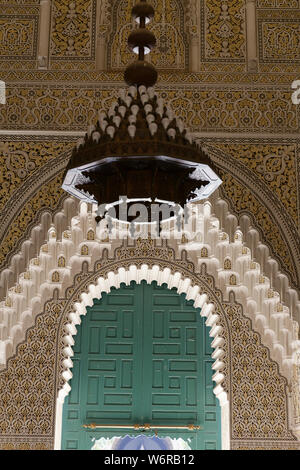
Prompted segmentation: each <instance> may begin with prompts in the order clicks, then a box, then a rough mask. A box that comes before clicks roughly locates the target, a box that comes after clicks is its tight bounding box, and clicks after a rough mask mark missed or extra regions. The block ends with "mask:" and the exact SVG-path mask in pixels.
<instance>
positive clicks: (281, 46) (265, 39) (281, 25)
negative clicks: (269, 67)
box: [258, 19, 300, 64]
mask: <svg viewBox="0 0 300 470" xmlns="http://www.w3.org/2000/svg"><path fill="white" fill-rule="evenodd" d="M275 21H276V20H272V21H271V20H267V19H266V20H262V19H259V20H258V32H259V39H260V44H261V45H262V48H261V49H260V58H259V59H260V62H275V63H276V62H277V63H282V62H283V63H288V62H290V63H292V64H295V63H298V64H299V63H300V19H297V20H296V21H293V22H292V21H291V20H289V19H280V20H277V21H276V22H275Z"/></svg>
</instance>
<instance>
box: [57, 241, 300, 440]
mask: <svg viewBox="0 0 300 470" xmlns="http://www.w3.org/2000/svg"><path fill="white" fill-rule="evenodd" d="M143 280H145V281H146V282H147V283H148V284H150V283H151V282H152V281H154V280H156V281H157V282H158V284H159V285H162V284H166V285H167V286H168V288H169V289H172V288H176V290H177V292H178V293H179V294H180V293H186V298H187V299H188V300H193V301H194V306H195V307H200V308H201V315H202V316H204V317H206V324H207V326H209V327H211V331H210V335H211V337H213V341H212V346H213V348H214V352H213V354H212V357H213V359H214V360H215V362H214V364H213V370H214V376H213V380H214V381H215V383H216V386H215V389H214V393H215V395H216V396H217V398H218V399H219V401H220V405H221V408H222V447H223V449H230V448H241V447H244V446H246V447H247V448H257V447H260V446H262V447H263V448H283V447H284V448H293V446H296V447H297V443H296V442H295V441H296V438H295V437H294V436H293V435H292V433H291V432H290V431H289V423H288V400H287V398H286V393H285V390H286V386H287V381H286V379H284V378H283V377H282V376H281V375H280V373H279V369H278V365H277V364H276V363H275V362H273V361H272V360H271V359H270V354H269V351H268V349H267V348H266V347H265V346H263V345H262V344H261V340H260V337H259V335H258V334H257V333H255V332H254V331H253V330H252V326H251V322H250V320H249V319H247V318H246V317H245V316H244V315H243V309H242V306H241V305H240V304H238V303H236V301H235V298H234V294H233V293H231V294H230V297H229V301H224V300H223V296H222V293H221V291H220V290H218V289H216V287H215V285H214V279H213V277H212V276H210V275H208V274H207V273H206V267H205V265H203V266H202V268H201V272H200V273H196V272H195V267H194V264H193V263H192V262H190V261H189V260H188V259H187V256H186V252H182V255H181V259H176V257H175V252H174V250H173V249H171V248H169V247H168V245H167V243H166V242H163V244H162V246H157V245H156V244H155V243H154V241H153V240H146V241H137V244H136V245H132V246H128V244H127V242H126V241H124V243H123V245H122V247H120V248H117V249H116V250H115V253H114V256H113V258H109V256H108V251H107V250H104V252H103V256H102V259H101V261H98V262H96V264H95V266H94V270H93V271H92V272H91V271H89V269H88V265H87V263H84V264H83V270H82V272H81V273H80V274H77V275H76V276H75V278H74V284H73V286H72V287H70V288H69V289H67V291H66V296H65V299H64V307H63V312H62V314H61V320H60V325H59V333H58V337H59V354H58V355H57V364H56V370H57V373H56V381H57V382H56V383H57V385H56V389H57V406H56V431H55V447H56V448H60V439H61V420H62V406H63V402H64V398H65V396H66V395H67V394H68V393H69V391H70V385H69V383H68V382H69V380H70V379H71V377H72V372H71V368H72V360H71V358H72V355H73V350H72V347H73V345H74V338H73V336H75V335H76V325H78V324H80V322H81V319H80V317H81V316H82V315H85V314H86V307H87V306H92V305H93V299H94V298H100V297H101V293H102V292H107V293H108V292H110V290H111V288H112V287H115V288H119V287H120V285H121V284H122V283H124V284H127V285H128V284H130V282H132V281H135V282H136V283H140V282H141V281H143ZM241 338H242V339H243V344H244V347H243V348H241V345H240V339H241ZM248 343H249V344H248ZM245 347H246V350H247V349H248V348H249V350H250V356H251V361H250V360H249V357H247V353H245ZM245 361H246V362H247V364H250V363H251V362H252V361H253V362H254V366H253V370H250V369H251V367H250V368H249V369H248V370H247V371H246V370H245ZM255 361H257V362H256V365H255ZM242 364H243V367H244V372H242V370H243V367H242ZM261 366H262V369H264V368H265V369H266V370H268V373H267V375H268V381H269V387H271V388H270V390H271V389H272V390H273V393H274V392H275V388H276V389H277V392H278V390H280V391H279V396H280V395H281V399H280V401H281V406H282V410H281V413H279V414H278V410H277V421H278V422H277V433H278V432H279V428H281V430H280V432H279V434H281V435H282V436H283V435H284V438H283V439H282V438H280V439H278V437H279V434H277V438H276V437H275V435H273V436H272V438H271V439H270V437H269V438H267V439H265V438H264V437H263V434H264V433H266V431H267V428H266V427H265V430H264V431H259V427H261V422H260V421H259V420H258V422H257V423H252V433H253V432H254V434H255V435H261V439H260V440H257V439H252V440H251V439H250V441H249V439H248V437H246V436H247V433H249V434H248V435H251V431H250V428H251V425H250V428H249V425H248V429H247V430H246V432H245V427H244V426H245V421H244V422H243V419H244V420H245V416H249V413H250V409H248V410H247V401H248V399H249V398H250V400H252V406H254V405H253V403H254V402H256V405H255V406H257V404H258V403H259V401H260V400H259V399H258V397H257V396H256V397H255V393H258V395H259V393H260V392H259V390H260V391H261V390H262V389H261V387H260V386H259V384H255V383H254V382H255V380H254V376H255V374H256V373H259V371H258V370H257V368H258V367H261ZM255 368H256V372H255ZM270 371H272V372H271V375H270ZM265 372H266V371H265ZM265 372H263V375H264V373H265ZM249 373H250V378H249ZM237 375H239V381H238V382H239V384H235V377H236V376H237ZM265 379H266V376H265ZM251 380H252V383H251ZM253 380H254V382H253ZM273 380H274V384H273V385H272V382H273ZM275 382H276V386H275ZM279 384H280V385H279ZM249 385H250V388H251V389H252V390H251V393H250V395H251V396H252V397H250V395H249V396H248V397H245V396H244V403H243V405H242V406H243V407H245V410H244V414H245V416H244V418H243V417H242V416H243V414H242V416H241V415H240V411H239V410H238V408H239V407H240V406H241V403H239V407H237V408H236V409H235V406H236V405H237V403H238V402H239V401H241V400H240V398H238V397H239V396H241V392H242V390H243V389H244V390H246V389H248V388H249ZM257 387H258V389H257V391H255V390H256V388H257ZM267 388H268V387H267ZM242 401H243V400H242ZM269 403H270V405H271V400H270V402H269ZM277 405H278V403H277ZM250 408H251V406H250ZM283 409H284V410H285V411H284V413H283V414H285V418H284V420H283V421H282V418H283V414H282V411H283ZM261 418H262V419H264V418H263V416H261V417H260V419H261ZM247 419H248V418H246V422H247ZM259 422H260V424H258V423H259ZM283 422H284V424H283ZM248 424H249V423H248ZM278 425H279V427H278ZM246 427H247V425H246ZM275 427H276V426H275ZM254 428H255V429H256V430H255V431H253V429H254ZM272 432H273V430H271V429H268V431H267V434H268V435H269V436H270V433H271V434H272ZM275 434H276V432H275ZM242 436H243V439H241V437H242Z"/></svg>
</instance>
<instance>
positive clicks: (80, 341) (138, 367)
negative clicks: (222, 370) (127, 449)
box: [62, 282, 221, 449]
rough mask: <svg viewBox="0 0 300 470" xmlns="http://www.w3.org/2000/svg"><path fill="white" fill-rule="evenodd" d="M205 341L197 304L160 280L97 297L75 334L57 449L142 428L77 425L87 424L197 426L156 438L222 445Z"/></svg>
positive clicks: (196, 445) (193, 445)
mask: <svg viewBox="0 0 300 470" xmlns="http://www.w3.org/2000/svg"><path fill="white" fill-rule="evenodd" d="M210 343H211V338H210V337H209V329H208V328H207V327H206V326H205V323H204V319H203V318H201V316H200V309H195V308H194V307H193V302H192V301H187V300H186V299H185V296H184V295H179V294H178V293H177V291H176V290H169V289H168V288H167V287H166V286H162V287H161V286H158V285H157V284H156V283H153V284H152V285H148V284H146V283H145V282H143V283H142V284H139V285H137V284H135V283H132V284H131V285H130V286H125V285H124V286H123V287H122V288H121V289H118V290H117V289H113V290H112V291H111V293H109V294H104V295H103V296H102V298H101V299H100V300H96V299H95V300H94V305H93V307H89V308H88V309H87V315H86V317H83V318H82V324H81V325H80V327H78V333H77V336H76V339H75V348H74V358H73V364H74V367H73V370H72V372H73V378H72V380H71V387H72V390H71V392H70V394H69V395H68V397H67V398H66V402H65V405H64V411H63V434H62V449H90V448H91V447H92V440H93V439H99V438H100V437H106V438H107V437H109V438H111V437H114V436H125V435H126V434H130V435H132V436H134V435H138V434H140V433H141V431H135V430H126V431H124V432H123V431H120V430H105V429H101V430H93V431H91V430H87V429H84V428H83V427H82V426H83V425H84V424H90V423H95V424H106V425H119V424H126V425H128V424H132V425H133V424H145V423H150V424H154V425H171V426H185V425H187V424H197V425H200V426H201V427H202V429H201V430H199V431H189V430H182V429H181V430H164V431H159V436H161V437H165V436H170V437H171V438H179V437H181V438H182V439H184V440H186V441H188V443H189V446H190V447H191V448H192V449H220V448H221V442H220V441H221V438H220V434H221V433H220V428H221V423H220V407H219V403H218V401H217V399H216V397H215V395H214V393H213V381H212V368H211V366H212V362H213V361H212V359H211V353H212V349H211V345H210ZM151 434H153V432H150V435H151Z"/></svg>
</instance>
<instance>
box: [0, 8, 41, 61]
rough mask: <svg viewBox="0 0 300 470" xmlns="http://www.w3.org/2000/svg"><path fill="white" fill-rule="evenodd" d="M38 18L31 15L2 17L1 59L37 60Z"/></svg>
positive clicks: (0, 33)
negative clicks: (20, 58)
mask: <svg viewBox="0 0 300 470" xmlns="http://www.w3.org/2000/svg"><path fill="white" fill-rule="evenodd" d="M37 31H38V17H37V16H29V15H22V16H21V15H17V16H13V15H1V16H0V57H1V59H8V60H12V59H14V58H15V57H22V60H26V59H27V60H30V59H31V60H34V59H35V58H36V46H37Z"/></svg>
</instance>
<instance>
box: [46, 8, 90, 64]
mask: <svg viewBox="0 0 300 470" xmlns="http://www.w3.org/2000/svg"><path fill="white" fill-rule="evenodd" d="M52 3H53V8H52V28H51V45H50V55H51V57H52V58H54V59H59V60H74V59H75V60H76V59H85V60H86V59H90V60H91V59H93V58H94V57H95V21H96V2H95V1H94V0H83V1H82V0H81V1H79V0H75V1H73V2H71V3H70V1H69V0H59V1H57V0H54V1H53V2H52Z"/></svg>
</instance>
